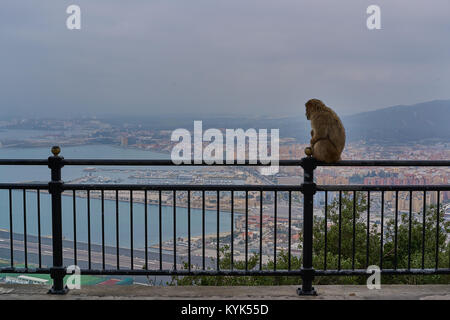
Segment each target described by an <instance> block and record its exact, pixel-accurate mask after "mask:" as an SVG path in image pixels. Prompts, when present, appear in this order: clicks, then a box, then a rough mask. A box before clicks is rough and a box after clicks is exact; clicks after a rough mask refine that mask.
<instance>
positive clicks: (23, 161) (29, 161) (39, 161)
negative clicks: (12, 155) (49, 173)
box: [0, 159, 48, 166]
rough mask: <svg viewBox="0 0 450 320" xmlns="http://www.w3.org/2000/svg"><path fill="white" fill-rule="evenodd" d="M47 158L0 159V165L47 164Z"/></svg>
mask: <svg viewBox="0 0 450 320" xmlns="http://www.w3.org/2000/svg"><path fill="white" fill-rule="evenodd" d="M47 165H48V160H47V159H0V166H47Z"/></svg>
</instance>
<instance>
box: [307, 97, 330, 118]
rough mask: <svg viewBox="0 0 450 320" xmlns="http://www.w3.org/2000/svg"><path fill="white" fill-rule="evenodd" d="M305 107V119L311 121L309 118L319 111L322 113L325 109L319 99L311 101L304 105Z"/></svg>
mask: <svg viewBox="0 0 450 320" xmlns="http://www.w3.org/2000/svg"><path fill="white" fill-rule="evenodd" d="M305 107H306V119H308V120H311V116H312V115H313V114H314V113H316V112H319V111H323V110H325V109H326V106H325V104H324V103H323V102H322V101H320V100H319V99H311V100H308V102H306V103H305Z"/></svg>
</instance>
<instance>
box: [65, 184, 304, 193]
mask: <svg viewBox="0 0 450 320" xmlns="http://www.w3.org/2000/svg"><path fill="white" fill-rule="evenodd" d="M63 188H64V190H137V191H145V190H171V191H172V190H177V191H189V190H194V191H196V190H197V191H202V190H205V191H217V190H219V191H290V190H292V191H302V187H301V186H300V185H223V184H222V185H192V184H180V185H176V184H174V185H166V184H157V185H156V184H155V185H143V184H64V185H63Z"/></svg>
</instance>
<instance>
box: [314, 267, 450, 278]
mask: <svg viewBox="0 0 450 320" xmlns="http://www.w3.org/2000/svg"><path fill="white" fill-rule="evenodd" d="M380 272H381V273H382V274H386V275H390V274H391V275H408V274H417V275H428V274H450V268H447V269H444V268H442V269H381V270H380ZM314 274H315V275H316V276H352V275H369V273H367V270H366V269H357V270H351V269H343V270H314Z"/></svg>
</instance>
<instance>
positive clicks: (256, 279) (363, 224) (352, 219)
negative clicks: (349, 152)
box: [172, 192, 450, 286]
mask: <svg viewBox="0 0 450 320" xmlns="http://www.w3.org/2000/svg"><path fill="white" fill-rule="evenodd" d="M353 194H354V195H355V203H353ZM353 208H355V210H353ZM339 209H340V211H339ZM327 211H328V212H327V217H328V219H327V222H328V223H330V225H329V226H325V219H323V218H318V217H315V218H314V230H313V266H314V268H315V269H316V270H323V269H324V268H325V263H326V268H327V269H328V270H333V269H338V267H339V264H340V268H341V269H352V268H354V269H366V268H367V267H368V266H369V265H378V266H380V264H381V257H382V260H383V261H382V268H383V269H394V268H395V266H397V268H399V269H400V268H401V269H406V268H408V265H410V267H411V268H421V267H422V247H423V237H422V235H423V231H424V229H423V223H422V220H421V219H420V216H418V215H417V214H413V215H412V216H411V217H409V215H405V214H400V213H399V214H398V219H397V238H395V216H394V217H390V218H388V214H387V213H385V220H384V226H383V246H382V248H383V251H382V253H381V239H382V237H381V228H377V225H376V224H374V223H371V222H370V223H369V225H368V224H367V196H366V195H365V194H364V193H362V192H355V193H348V192H343V193H342V202H341V206H340V208H339V199H335V200H333V201H332V203H331V204H330V205H329V206H328V210H327ZM339 212H340V213H339ZM371 214H372V215H373V214H374V213H371ZM339 217H341V219H339ZM422 218H423V215H422ZM339 220H340V221H339ZM339 222H340V223H339ZM410 224H411V236H410V232H409V225H410ZM438 225H439V228H437V226H438ZM325 229H326V237H325ZM379 229H380V230H379ZM449 233H450V222H449V221H445V219H444V212H443V210H440V211H438V210H437V208H436V206H435V205H431V206H428V207H427V208H426V211H425V247H424V255H423V259H424V267H425V268H434V267H435V263H436V242H437V243H438V246H437V248H438V250H437V254H438V266H439V267H440V268H445V267H448V264H449V262H450V258H449V257H450V243H447V241H446V237H447V234H449ZM353 235H355V236H354V237H353ZM325 238H326V239H327V241H326V249H327V250H326V251H327V255H326V259H325ZM339 239H341V241H340V245H339ZM409 239H411V241H409ZM300 240H302V234H301V233H300ZM436 240H437V241H436ZM300 243H302V241H300ZM409 243H410V245H409ZM367 244H368V246H367ZM396 244H397V246H396ZM396 247H397V249H395V248H396ZM300 249H301V245H300ZM395 253H396V254H395ZM220 254H221V258H220V268H221V269H222V270H229V269H230V267H231V253H230V251H229V247H228V246H224V247H222V248H221V250H220ZM258 261H259V256H258V255H257V254H254V255H252V256H250V257H249V261H248V268H249V269H250V270H251V269H253V268H258V267H259V264H258ZM288 261H289V256H288V253H287V252H286V251H282V252H281V253H280V254H279V255H278V256H277V269H279V270H283V269H288ZM273 264H274V263H273V260H269V262H268V263H267V264H265V265H263V270H273ZM301 265H302V259H301V257H300V258H299V257H295V256H291V269H293V270H295V269H300V268H301ZM380 267H381V266H380ZM185 268H187V264H185ZM234 269H236V270H244V269H245V263H244V262H242V261H235V262H234ZM366 281H367V276H365V275H364V276H320V277H316V278H315V280H314V282H315V283H317V284H365V283H366ZM172 282H173V283H177V284H178V285H219V286H221V285H281V284H300V283H301V277H299V276H263V277H261V276H184V277H177V276H174V277H173V281H172ZM449 282H450V275H426V276H422V275H391V276H387V275H384V276H382V283H402V284H419V283H421V284H424V283H449Z"/></svg>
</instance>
